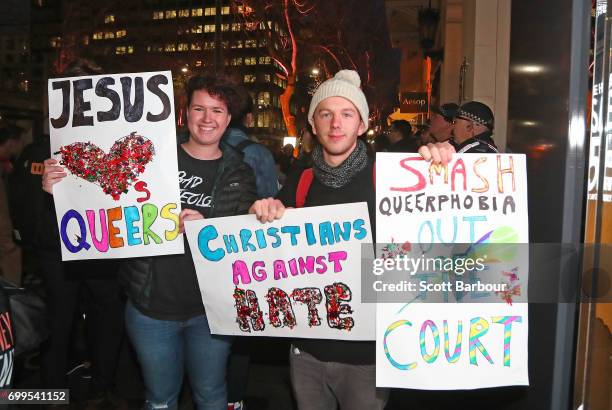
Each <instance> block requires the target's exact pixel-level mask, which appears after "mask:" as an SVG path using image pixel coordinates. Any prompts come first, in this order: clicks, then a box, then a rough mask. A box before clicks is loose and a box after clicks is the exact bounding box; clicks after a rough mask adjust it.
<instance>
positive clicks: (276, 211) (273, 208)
mask: <svg viewBox="0 0 612 410" xmlns="http://www.w3.org/2000/svg"><path fill="white" fill-rule="evenodd" d="M249 213H250V214H255V216H257V219H259V222H261V223H265V222H272V221H274V220H275V219H280V218H282V217H283V215H284V214H285V205H283V203H282V202H281V201H279V200H278V199H274V198H265V199H260V200H258V201H255V202H253V205H251V208H250V209H249Z"/></svg>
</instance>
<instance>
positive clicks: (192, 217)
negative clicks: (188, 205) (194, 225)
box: [179, 209, 204, 233]
mask: <svg viewBox="0 0 612 410" xmlns="http://www.w3.org/2000/svg"><path fill="white" fill-rule="evenodd" d="M198 219H204V216H203V215H202V214H201V213H199V212H198V211H196V210H193V209H183V210H182V211H181V213H180V214H179V233H183V232H185V221H196V220H198Z"/></svg>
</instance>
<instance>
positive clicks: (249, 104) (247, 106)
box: [229, 85, 253, 127]
mask: <svg viewBox="0 0 612 410" xmlns="http://www.w3.org/2000/svg"><path fill="white" fill-rule="evenodd" d="M237 89H238V93H239V94H240V99H241V101H240V107H239V109H238V110H237V111H236V114H235V115H232V121H231V122H230V125H229V126H230V127H242V126H243V122H244V119H245V117H246V116H247V114H250V113H252V112H253V99H252V98H251V94H249V91H248V90H247V89H246V88H245V87H244V86H243V85H237Z"/></svg>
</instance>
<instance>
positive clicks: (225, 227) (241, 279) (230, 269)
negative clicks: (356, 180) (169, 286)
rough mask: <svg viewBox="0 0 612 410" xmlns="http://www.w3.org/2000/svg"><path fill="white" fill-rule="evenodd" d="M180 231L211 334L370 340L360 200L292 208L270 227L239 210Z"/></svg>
mask: <svg viewBox="0 0 612 410" xmlns="http://www.w3.org/2000/svg"><path fill="white" fill-rule="evenodd" d="M185 229H186V232H187V239H188V240H189V245H190V247H191V249H192V254H193V258H194V262H195V267H196V271H197V275H198V282H199V285H200V290H201V291H202V299H203V301H204V306H205V307H206V316H207V317H208V323H209V324H210V328H211V331H212V332H213V333H216V334H226V335H241V336H279V337H306V338H323V339H346V340H373V339H374V316H375V307H374V305H373V304H363V303H361V277H360V273H361V272H360V271H361V269H360V258H361V246H362V244H371V243H372V236H371V232H370V220H369V217H368V210H367V206H366V204H365V203H353V204H344V205H334V206H325V207H311V208H301V209H289V210H287V211H286V212H285V215H284V216H283V218H282V219H280V220H278V221H275V222H274V223H270V224H261V223H260V222H259V221H257V219H256V218H255V216H254V215H244V216H235V217H227V218H213V219H209V220H199V221H190V222H186V223H185ZM364 248H368V247H367V246H364ZM369 249H370V250H371V249H372V248H371V246H370V247H369Z"/></svg>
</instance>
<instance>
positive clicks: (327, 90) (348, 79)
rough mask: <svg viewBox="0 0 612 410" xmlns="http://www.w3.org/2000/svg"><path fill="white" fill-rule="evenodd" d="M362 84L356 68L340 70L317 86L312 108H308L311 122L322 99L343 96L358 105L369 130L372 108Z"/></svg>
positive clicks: (311, 104) (366, 128)
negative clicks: (362, 89) (369, 106)
mask: <svg viewBox="0 0 612 410" xmlns="http://www.w3.org/2000/svg"><path fill="white" fill-rule="evenodd" d="M360 85H361V79H360V78H359V74H357V71H354V70H340V71H338V72H337V73H336V75H335V76H334V77H333V78H330V79H329V80H327V81H324V82H323V83H322V84H321V85H320V86H319V88H317V91H315V93H314V95H313V96H312V101H310V108H309V109H308V121H309V122H310V124H311V125H313V116H314V112H315V109H316V108H317V105H319V103H320V102H321V101H323V100H324V99H326V98H329V97H343V98H346V99H347V100H349V101H350V102H352V103H353V104H354V105H355V107H357V111H359V115H361V120H362V121H363V123H364V124H365V131H367V130H368V117H369V116H370V110H369V108H368V102H367V101H366V97H365V95H364V94H363V91H361V88H359V86H360ZM365 131H364V132H365Z"/></svg>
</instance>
